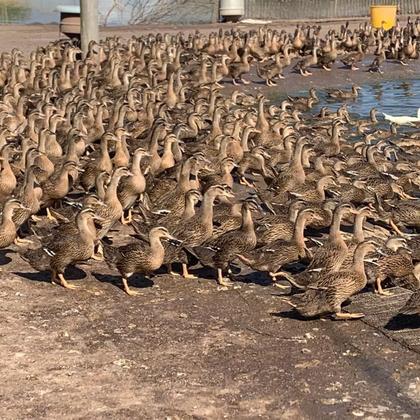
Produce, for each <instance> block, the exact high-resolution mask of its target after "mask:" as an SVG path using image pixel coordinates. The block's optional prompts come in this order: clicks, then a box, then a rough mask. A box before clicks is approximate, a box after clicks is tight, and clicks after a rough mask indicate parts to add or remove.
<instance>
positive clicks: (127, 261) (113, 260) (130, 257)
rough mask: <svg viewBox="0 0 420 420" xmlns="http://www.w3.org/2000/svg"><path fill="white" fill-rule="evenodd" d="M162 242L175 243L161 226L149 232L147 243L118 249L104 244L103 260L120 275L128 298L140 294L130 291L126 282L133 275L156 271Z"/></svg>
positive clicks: (162, 252) (163, 253) (159, 261)
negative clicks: (169, 241) (170, 241)
mask: <svg viewBox="0 0 420 420" xmlns="http://www.w3.org/2000/svg"><path fill="white" fill-rule="evenodd" d="M162 240H172V241H177V239H176V238H175V237H174V236H173V235H171V234H170V233H169V232H168V229H166V228H165V227H163V226H157V227H154V228H153V229H151V230H150V232H149V240H148V242H135V243H130V244H127V245H123V246H120V247H113V246H111V245H107V244H104V247H103V250H104V259H105V262H106V264H107V265H108V267H110V268H116V269H117V270H118V272H119V273H120V275H121V279H122V284H123V289H124V292H125V293H126V294H127V295H129V296H138V295H140V294H141V293H140V292H139V291H137V290H132V289H131V288H130V286H129V285H128V280H129V279H130V277H131V276H133V274H136V273H141V274H145V275H147V274H152V273H153V272H155V271H156V270H158V269H159V268H160V267H161V265H162V263H163V260H164V255H165V247H164V246H163V244H162Z"/></svg>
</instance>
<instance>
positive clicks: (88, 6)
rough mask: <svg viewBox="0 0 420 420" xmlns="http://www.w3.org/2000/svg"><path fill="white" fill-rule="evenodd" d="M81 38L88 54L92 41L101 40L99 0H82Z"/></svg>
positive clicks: (84, 50) (85, 52) (83, 48)
mask: <svg viewBox="0 0 420 420" xmlns="http://www.w3.org/2000/svg"><path fill="white" fill-rule="evenodd" d="M80 21H81V40H82V51H83V55H84V56H86V54H87V52H88V48H89V42H90V41H96V42H98V41H99V27H98V0H80Z"/></svg>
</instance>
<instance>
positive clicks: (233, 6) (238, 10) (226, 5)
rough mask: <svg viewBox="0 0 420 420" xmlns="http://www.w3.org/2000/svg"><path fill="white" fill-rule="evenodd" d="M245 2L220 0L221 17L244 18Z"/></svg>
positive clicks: (243, 0) (241, 0)
mask: <svg viewBox="0 0 420 420" xmlns="http://www.w3.org/2000/svg"><path fill="white" fill-rule="evenodd" d="M244 13H245V0H220V16H243V15H244Z"/></svg>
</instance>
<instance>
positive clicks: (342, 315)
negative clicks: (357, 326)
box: [335, 309, 365, 319]
mask: <svg viewBox="0 0 420 420" xmlns="http://www.w3.org/2000/svg"><path fill="white" fill-rule="evenodd" d="M364 316H365V314H363V313H362V312H349V313H345V312H341V309H340V311H338V312H336V313H335V317H336V318H337V319H359V318H363V317H364Z"/></svg>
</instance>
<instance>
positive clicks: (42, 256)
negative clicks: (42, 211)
mask: <svg viewBox="0 0 420 420" xmlns="http://www.w3.org/2000/svg"><path fill="white" fill-rule="evenodd" d="M93 220H98V221H101V220H102V218H101V217H100V216H98V215H96V214H95V212H94V210H93V209H92V208H84V209H82V210H81V211H80V212H79V213H78V215H77V217H76V220H75V227H76V229H75V231H74V230H73V231H72V234H71V235H63V234H62V233H63V232H60V230H58V231H57V234H55V235H51V236H49V237H47V238H45V239H44V241H41V247H39V248H36V249H28V250H25V251H24V252H22V253H21V254H20V256H21V258H22V259H23V260H24V261H26V262H29V264H31V266H32V267H33V268H35V269H36V270H38V271H46V270H49V271H50V273H51V283H53V284H58V285H60V286H62V287H64V288H66V289H77V286H76V285H74V284H71V283H69V282H68V281H67V280H66V279H65V277H64V272H65V269H66V268H67V267H68V266H69V265H73V264H76V263H80V262H83V261H87V260H89V259H90V258H92V256H93V255H94V250H95V241H96V232H93V231H92V226H94V225H93V223H92V221H93Z"/></svg>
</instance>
